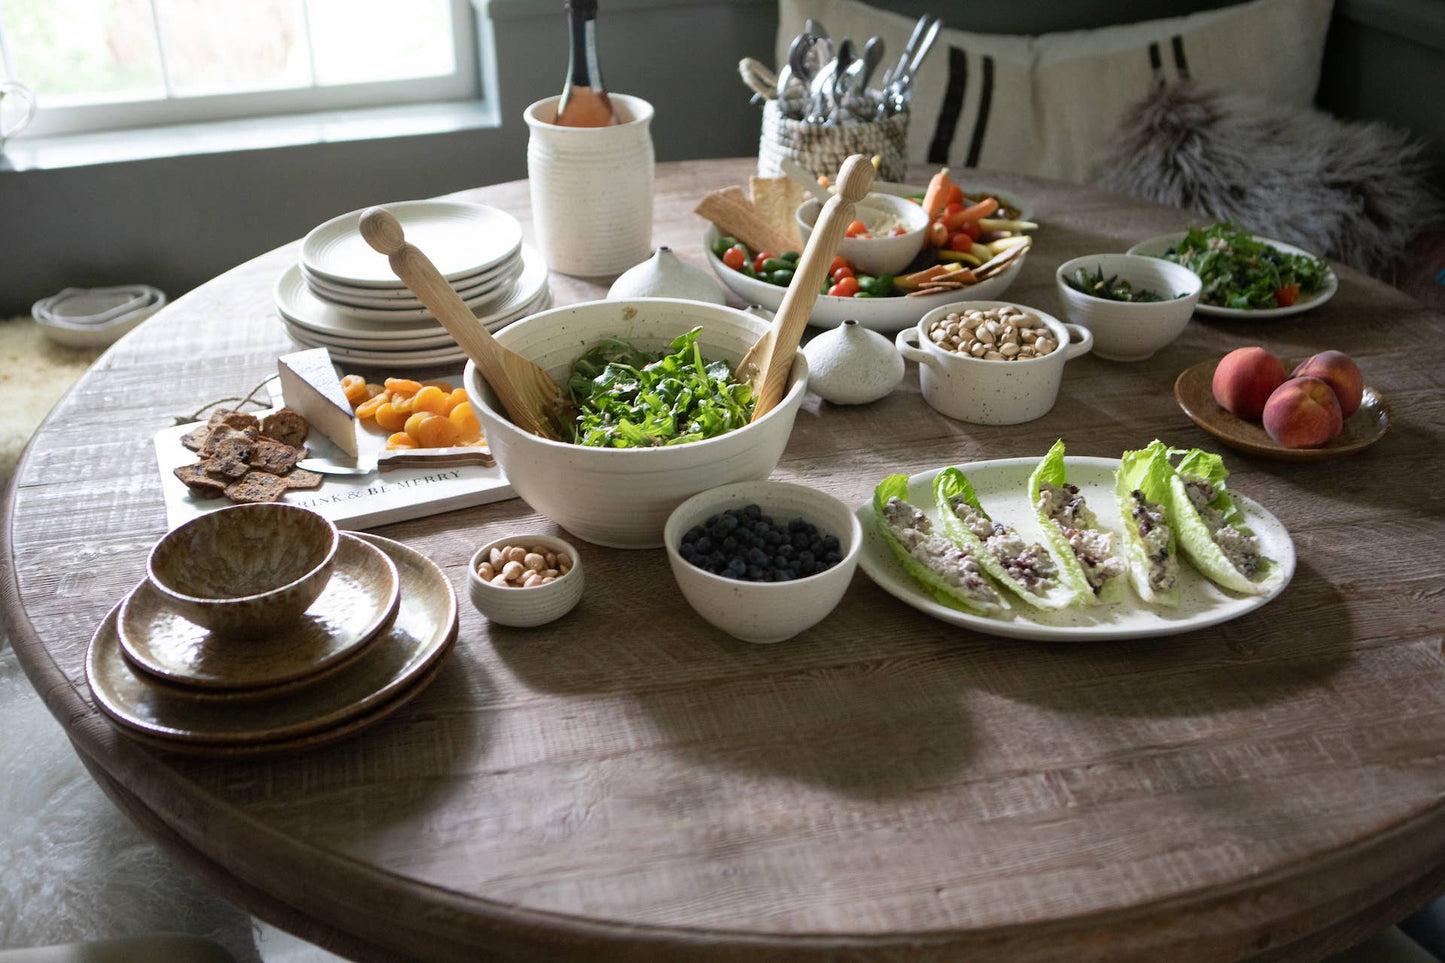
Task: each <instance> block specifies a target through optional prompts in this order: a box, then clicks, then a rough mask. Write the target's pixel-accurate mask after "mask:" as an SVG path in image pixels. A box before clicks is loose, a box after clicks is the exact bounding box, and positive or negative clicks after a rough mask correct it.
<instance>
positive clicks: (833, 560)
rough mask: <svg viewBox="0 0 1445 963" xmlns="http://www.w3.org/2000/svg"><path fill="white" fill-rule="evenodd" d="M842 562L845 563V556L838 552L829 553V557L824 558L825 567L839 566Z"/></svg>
mask: <svg viewBox="0 0 1445 963" xmlns="http://www.w3.org/2000/svg"><path fill="white" fill-rule="evenodd" d="M835 541H836V539H835ZM841 561H843V556H841V555H839V554H838V553H837V552H829V553H828V554H827V555H824V556H823V564H824V565H829V566H831V565H837V564H838V563H839V562H841Z"/></svg>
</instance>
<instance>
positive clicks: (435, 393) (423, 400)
mask: <svg viewBox="0 0 1445 963" xmlns="http://www.w3.org/2000/svg"><path fill="white" fill-rule="evenodd" d="M411 410H412V411H430V412H431V413H432V414H434V415H444V414H446V413H447V393H446V392H445V391H443V390H441V389H440V388H438V387H437V386H436V385H426V386H424V387H423V388H422V389H421V390H420V391H418V392H417V393H416V395H415V396H414V397H413V399H412V406H411Z"/></svg>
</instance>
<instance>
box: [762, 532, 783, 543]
mask: <svg viewBox="0 0 1445 963" xmlns="http://www.w3.org/2000/svg"><path fill="white" fill-rule="evenodd" d="M763 541H764V542H765V543H766V544H768V545H781V544H783V533H782V532H771V531H770V532H768V533H767V534H766V535H764V536H763Z"/></svg>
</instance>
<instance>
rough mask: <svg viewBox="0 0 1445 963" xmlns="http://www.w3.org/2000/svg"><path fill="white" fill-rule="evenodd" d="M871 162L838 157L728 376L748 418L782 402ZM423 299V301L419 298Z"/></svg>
mask: <svg viewBox="0 0 1445 963" xmlns="http://www.w3.org/2000/svg"><path fill="white" fill-rule="evenodd" d="M873 176H874V171H873V163H872V161H870V160H869V159H868V158H867V157H864V156H863V155H862V154H854V155H853V156H851V157H849V158H848V159H847V160H845V161H843V167H842V169H841V170H840V171H839V172H838V193H836V194H834V195H833V196H832V197H831V198H829V199H828V203H826V204H824V205H823V211H822V213H820V214H819V215H818V223H817V225H816V226H815V227H814V228H813V233H812V234H811V235H810V236H809V237H808V244H807V246H806V247H804V248H803V256H802V257H801V258H799V259H798V268H797V272H796V273H795V274H794V275H793V280H792V281H791V282H789V284H788V290H787V293H786V294H784V295H783V303H782V304H780V305H779V306H778V313H777V314H776V315H774V316H773V323H772V325H771V326H769V328H768V330H767V331H765V332H763V335H762V337H760V338H758V340H757V342H756V343H754V344H753V346H752V347H751V348H749V349H748V353H747V354H745V355H743V360H742V361H740V362H738V366H737V369H736V370H735V371H734V372H733V377H734V378H736V379H737V380H738V381H745V382H747V383H749V384H751V385H752V386H753V397H754V406H753V421H757V420H758V419H759V418H761V417H763V415H766V414H767V413H768V412H770V411H772V410H773V409H774V408H776V407H777V406H778V402H780V401H782V400H783V394H784V389H786V388H787V386H788V372H789V371H790V370H791V369H792V367H793V355H795V354H797V353H798V342H799V341H801V340H802V338H803V328H805V327H807V324H808V316H809V315H810V314H812V313H813V304H814V303H815V302H816V301H817V300H818V288H819V287H820V286H821V285H822V283H823V278H824V277H825V276H826V275H827V273H828V267H829V266H830V265H831V264H832V263H833V256H834V255H835V254H836V253H837V252H838V244H839V242H841V241H842V240H843V234H844V232H845V231H847V230H848V224H849V223H850V222H851V221H852V220H853V207H854V205H855V204H857V203H858V202H859V201H861V200H862V199H863V198H864V197H866V196H867V195H868V189H869V188H870V187H872V186H873ZM424 300H425V299H423V301H424ZM428 307H430V305H428Z"/></svg>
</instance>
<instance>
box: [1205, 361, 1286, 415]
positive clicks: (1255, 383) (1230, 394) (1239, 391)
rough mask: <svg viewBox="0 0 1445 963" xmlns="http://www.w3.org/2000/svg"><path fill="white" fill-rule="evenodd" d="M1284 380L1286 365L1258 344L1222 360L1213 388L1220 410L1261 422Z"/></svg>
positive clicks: (1216, 369)
mask: <svg viewBox="0 0 1445 963" xmlns="http://www.w3.org/2000/svg"><path fill="white" fill-rule="evenodd" d="M1284 380H1285V373H1284V364H1283V363H1282V362H1281V361H1280V360H1279V359H1278V358H1276V357H1275V356H1274V355H1272V354H1270V353H1269V352H1268V351H1266V350H1264V349H1263V348H1261V347H1259V346H1257V345H1256V346H1254V347H1251V348H1235V349H1234V350H1233V351H1231V352H1229V354H1227V355H1225V356H1224V357H1223V358H1221V359H1219V364H1218V365H1217V366H1216V367H1215V369H1214V380H1213V382H1212V383H1211V388H1212V390H1213V391H1214V400H1215V401H1217V402H1219V405H1220V407H1222V408H1224V409H1225V410H1226V411H1231V412H1233V413H1234V414H1236V415H1238V416H1239V417H1241V418H1243V419H1244V420H1246V421H1258V420H1259V418H1260V415H1261V414H1263V413H1264V403H1265V402H1266V401H1268V400H1269V396H1270V394H1271V393H1272V392H1273V391H1274V389H1276V388H1278V387H1279V386H1280V385H1282V384H1284Z"/></svg>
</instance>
